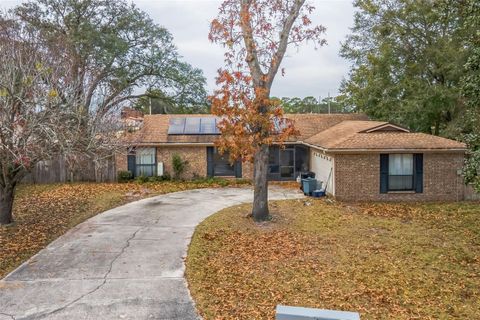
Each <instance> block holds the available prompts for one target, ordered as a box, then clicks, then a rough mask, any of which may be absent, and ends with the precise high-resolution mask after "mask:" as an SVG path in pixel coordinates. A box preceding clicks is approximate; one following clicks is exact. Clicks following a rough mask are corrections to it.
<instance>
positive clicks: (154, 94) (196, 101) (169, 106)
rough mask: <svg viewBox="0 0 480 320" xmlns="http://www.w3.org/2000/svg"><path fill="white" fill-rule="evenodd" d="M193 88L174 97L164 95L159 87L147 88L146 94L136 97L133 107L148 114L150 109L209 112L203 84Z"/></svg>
mask: <svg viewBox="0 0 480 320" xmlns="http://www.w3.org/2000/svg"><path fill="white" fill-rule="evenodd" d="M202 80H203V78H202ZM195 89H196V90H195V91H192V92H184V93H182V94H181V95H179V96H174V97H171V96H168V95H166V94H165V93H163V92H162V91H161V90H159V89H151V90H147V92H146V96H144V97H141V98H140V99H138V100H137V102H136V103H135V106H134V107H135V109H137V110H141V111H142V112H143V113H144V114H149V113H150V111H151V113H152V114H183V113H190V114H191V113H209V111H210V107H209V105H208V101H207V95H206V91H205V88H204V86H203V85H202V86H198V87H196V88H195Z"/></svg>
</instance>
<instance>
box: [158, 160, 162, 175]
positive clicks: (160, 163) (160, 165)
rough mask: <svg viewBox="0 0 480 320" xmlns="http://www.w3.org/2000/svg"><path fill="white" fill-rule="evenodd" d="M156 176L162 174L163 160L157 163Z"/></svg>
mask: <svg viewBox="0 0 480 320" xmlns="http://www.w3.org/2000/svg"><path fill="white" fill-rule="evenodd" d="M157 176H159V177H162V176H163V162H159V163H157Z"/></svg>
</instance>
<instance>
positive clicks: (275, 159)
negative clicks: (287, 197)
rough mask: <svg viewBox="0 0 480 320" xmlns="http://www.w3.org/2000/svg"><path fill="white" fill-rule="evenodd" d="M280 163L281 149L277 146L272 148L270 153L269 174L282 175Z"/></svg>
mask: <svg viewBox="0 0 480 320" xmlns="http://www.w3.org/2000/svg"><path fill="white" fill-rule="evenodd" d="M279 162H280V153H279V148H278V147H276V146H271V147H270V150H269V153H268V173H269V174H278V173H280V165H279Z"/></svg>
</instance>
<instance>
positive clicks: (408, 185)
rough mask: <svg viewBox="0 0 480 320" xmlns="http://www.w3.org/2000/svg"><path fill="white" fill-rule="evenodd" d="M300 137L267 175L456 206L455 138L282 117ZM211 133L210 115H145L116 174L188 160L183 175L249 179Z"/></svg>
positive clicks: (274, 152)
mask: <svg viewBox="0 0 480 320" xmlns="http://www.w3.org/2000/svg"><path fill="white" fill-rule="evenodd" d="M287 117H288V118H290V119H292V120H293V121H294V123H295V127H296V128H297V129H298V131H299V132H300V135H299V136H297V137H295V138H294V139H291V140H290V141H288V142H287V143H286V144H285V147H284V148H280V147H278V146H275V145H274V146H271V148H270V163H269V167H268V168H269V169H268V170H269V171H268V178H269V179H270V180H280V181H288V180H295V179H296V178H297V177H298V176H299V174H300V173H301V172H305V171H312V172H315V174H316V178H317V180H319V181H322V182H323V187H326V190H327V193H328V194H330V195H333V196H335V197H336V198H337V199H339V200H346V201H356V200H374V201H375V200H382V201H389V200H392V201H458V200H462V199H463V198H464V189H465V187H464V184H463V178H462V177H461V169H462V166H463V160H464V154H465V150H466V146H465V144H463V143H460V142H458V141H454V140H449V139H445V138H441V137H438V136H433V135H429V134H424V133H414V132H410V131H409V130H408V129H405V128H402V127H399V126H396V125H393V124H390V123H388V122H381V121H370V120H368V118H367V117H366V116H365V115H362V114H290V115H287ZM218 135H219V132H218V129H217V128H216V118H215V117H213V116H211V115H150V116H148V115H147V116H145V119H144V123H143V126H142V128H141V129H140V130H138V131H137V132H135V133H132V134H130V135H129V139H131V145H132V146H133V147H131V148H130V149H129V154H128V155H123V156H118V157H117V170H118V171H120V170H130V171H131V172H132V173H133V174H134V175H135V176H139V175H146V176H151V175H162V174H164V173H169V174H171V173H172V156H173V155H174V154H179V155H180V156H181V157H182V158H183V159H184V160H187V161H188V163H189V164H188V166H187V170H186V172H185V176H184V178H187V179H188V178H194V177H207V176H212V177H213V176H223V177H237V178H248V179H250V178H252V165H251V164H250V163H241V162H240V161H238V162H236V163H235V164H233V165H231V164H230V163H229V161H228V155H226V154H224V155H221V154H219V153H218V152H217V150H216V148H215V147H214V142H215V140H216V139H217V138H218Z"/></svg>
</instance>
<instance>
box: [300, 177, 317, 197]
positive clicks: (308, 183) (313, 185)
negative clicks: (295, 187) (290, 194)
mask: <svg viewBox="0 0 480 320" xmlns="http://www.w3.org/2000/svg"><path fill="white" fill-rule="evenodd" d="M302 187H303V194H305V195H309V196H311V195H312V192H313V190H315V189H317V179H315V178H306V179H302Z"/></svg>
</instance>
